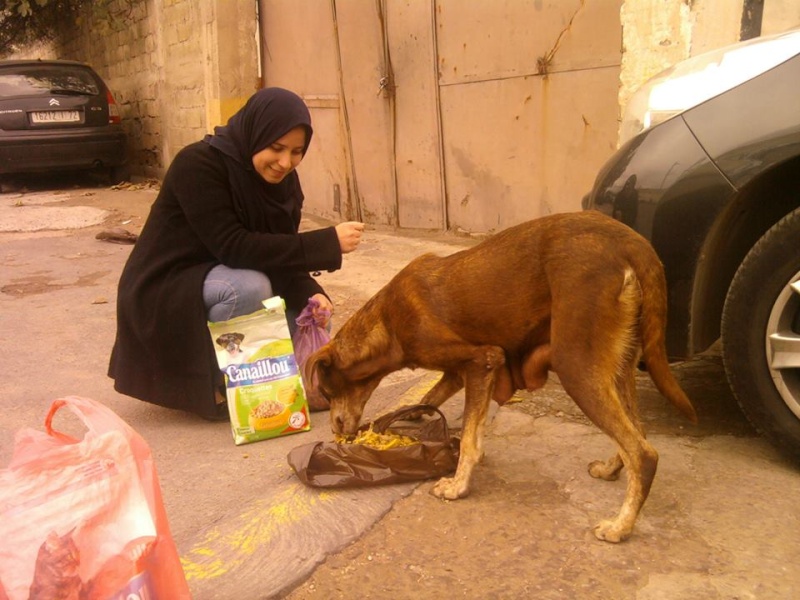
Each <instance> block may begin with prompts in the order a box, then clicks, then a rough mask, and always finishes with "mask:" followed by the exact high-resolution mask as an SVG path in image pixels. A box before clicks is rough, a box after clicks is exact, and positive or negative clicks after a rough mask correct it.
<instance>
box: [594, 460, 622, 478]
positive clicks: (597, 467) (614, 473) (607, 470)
mask: <svg viewBox="0 0 800 600" xmlns="http://www.w3.org/2000/svg"><path fill="white" fill-rule="evenodd" d="M621 470H622V462H619V463H617V462H616V461H614V460H613V459H612V460H610V461H608V462H604V461H602V460H596V461H594V462H590V463H589V475H591V476H592V477H594V478H595V479H605V480H606V481H616V480H617V479H619V472H620V471H621Z"/></svg>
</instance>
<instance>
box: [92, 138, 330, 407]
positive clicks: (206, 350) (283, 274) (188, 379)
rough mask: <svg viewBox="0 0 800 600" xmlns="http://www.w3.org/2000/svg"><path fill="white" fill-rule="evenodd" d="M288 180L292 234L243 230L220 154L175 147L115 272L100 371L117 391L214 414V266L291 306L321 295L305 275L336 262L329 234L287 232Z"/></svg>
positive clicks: (203, 147)
mask: <svg viewBox="0 0 800 600" xmlns="http://www.w3.org/2000/svg"><path fill="white" fill-rule="evenodd" d="M293 181H294V183H293V184H292V185H294V186H295V187H296V190H295V193H294V196H295V197H296V198H297V202H296V204H297V206H296V207H295V209H294V210H293V216H292V220H293V221H294V227H293V230H292V231H284V232H280V233H265V232H261V231H250V230H248V229H246V228H245V226H244V225H243V224H242V222H241V220H240V218H239V216H237V212H236V210H235V208H234V204H233V200H232V196H231V191H230V189H231V185H230V181H229V175H228V171H227V169H226V168H225V164H224V161H223V158H222V154H221V152H220V151H219V150H217V149H216V148H214V147H212V146H210V145H209V144H206V143H203V142H197V143H195V144H192V145H190V146H187V147H186V148H184V149H183V150H181V151H180V152H179V153H178V155H177V156H176V157H175V159H174V161H173V162H172V164H171V166H170V168H169V170H168V171H167V174H166V176H165V178H164V181H163V184H162V187H161V191H160V193H159V194H158V197H157V198H156V200H155V202H154V203H153V206H152V208H151V211H150V215H149V216H148V218H147V221H146V223H145V225H144V228H143V229H142V232H141V235H140V236H139V239H138V241H137V242H136V245H135V246H134V247H133V250H132V252H131V255H130V257H129V258H128V262H127V264H126V265H125V268H124V269H123V271H122V275H121V277H120V281H119V291H118V297H117V338H116V342H115V344H114V348H113V350H112V353H111V360H110V365H109V370H108V374H109V376H110V377H112V378H113V379H114V388H115V389H116V390H117V391H119V392H121V393H123V394H126V395H128V396H133V397H135V398H139V399H141V400H145V401H147V402H152V403H154V404H159V405H161V406H167V407H170V408H177V409H182V410H186V411H191V412H194V413H197V414H199V415H201V416H205V417H209V418H213V417H215V415H216V401H215V397H214V387H215V385H217V384H219V383H221V379H220V373H219V367H218V365H217V360H216V355H215V353H214V348H213V345H212V341H211V336H210V334H209V332H208V326H207V314H206V308H205V305H204V303H203V294H202V290H203V282H204V280H205V277H206V275H207V274H208V272H209V271H210V270H211V269H212V268H213V267H214V266H216V265H218V264H224V265H226V266H228V267H231V268H243V269H254V270H258V271H262V272H264V273H266V274H267V276H268V277H269V278H270V281H271V283H272V288H273V291H274V293H275V294H276V295H279V296H281V297H283V298H284V300H285V301H286V304H287V307H288V308H290V309H293V310H295V311H300V310H301V309H302V308H303V307H304V306H305V305H306V303H307V302H308V299H309V298H310V297H311V296H313V295H314V294H317V293H324V292H323V290H322V288H321V287H320V285H319V284H318V283H317V282H316V281H315V280H314V279H313V278H312V277H311V276H310V275H309V272H310V271H321V270H328V271H332V270H336V269H338V268H340V267H341V263H342V253H341V249H340V247H339V241H338V237H337V235H336V231H335V229H334V228H333V227H328V228H325V229H319V230H315V231H309V232H304V233H297V228H298V227H299V224H300V209H301V207H302V198H303V195H302V191H301V190H300V184H299V179H297V178H296V177H295V178H294V179H293ZM287 229H288V227H287Z"/></svg>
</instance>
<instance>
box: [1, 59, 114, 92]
mask: <svg viewBox="0 0 800 600" xmlns="http://www.w3.org/2000/svg"><path fill="white" fill-rule="evenodd" d="M99 93H100V89H99V88H98V86H97V82H96V81H95V80H94V77H92V74H91V73H90V72H89V71H87V70H86V69H80V68H69V67H67V68H65V67H57V68H56V67H48V66H33V67H16V68H4V69H0V97H3V98H9V97H14V96H51V95H53V94H85V95H87V96H96V95H98V94H99Z"/></svg>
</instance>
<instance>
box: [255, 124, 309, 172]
mask: <svg viewBox="0 0 800 600" xmlns="http://www.w3.org/2000/svg"><path fill="white" fill-rule="evenodd" d="M305 145H306V130H305V129H303V128H302V127H295V128H294V129H292V130H291V131H289V133H287V134H286V135H284V136H283V137H282V138H280V139H277V140H275V141H274V142H272V144H271V145H269V146H268V147H266V148H264V149H263V150H261V151H260V152H256V153H255V154H254V155H253V167H255V170H256V171H257V172H258V174H259V175H261V177H263V178H264V179H265V180H266V181H267V183H280V182H281V181H282V180H283V178H284V177H286V176H287V175H288V174H289V173H291V172H292V171H294V168H295V167H296V166H297V165H299V164H300V161H301V160H303V148H305Z"/></svg>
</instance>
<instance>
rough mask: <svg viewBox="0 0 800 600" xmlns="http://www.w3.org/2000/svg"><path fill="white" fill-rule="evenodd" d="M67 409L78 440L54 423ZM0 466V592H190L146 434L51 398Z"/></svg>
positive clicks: (14, 599)
mask: <svg viewBox="0 0 800 600" xmlns="http://www.w3.org/2000/svg"><path fill="white" fill-rule="evenodd" d="M64 406H66V407H67V408H69V409H70V410H71V411H72V412H73V413H75V415H77V416H78V418H79V419H80V420H81V421H82V422H83V424H84V425H86V428H87V429H88V431H87V432H86V433H85V434H84V436H83V439H80V440H78V439H75V438H72V437H70V436H68V435H65V434H63V433H60V432H58V431H55V430H53V428H52V421H53V416H54V415H55V413H56V411H58V410H59V409H60V408H62V407H64ZM45 429H46V432H41V431H37V430H35V429H28V428H26V429H22V430H20V431H18V432H17V435H16V437H15V445H14V454H13V457H12V459H11V463H10V464H9V466H8V467H7V468H5V469H2V470H0V598H3V594H4V593H5V596H6V597H7V598H8V599H9V600H34V599H37V600H39V599H41V600H44V599H46V598H47V599H51V598H69V599H70V600H72V599H74V600H117V599H118V598H148V599H151V600H153V599H159V600H166V599H189V598H191V594H190V593H189V587H188V585H187V583H186V578H185V577H184V573H183V568H182V567H181V563H180V558H179V556H178V551H177V548H176V547H175V542H174V540H173V539H172V535H171V534H170V531H169V524H168V523H167V515H166V511H165V509H164V504H163V501H162V499H161V489H160V487H159V484H158V476H157V474H156V468H155V465H154V464H153V458H152V456H151V454H150V449H149V447H148V446H147V443H146V442H145V441H144V439H142V437H141V436H140V435H139V434H138V433H136V432H135V431H134V430H133V429H132V428H131V427H130V426H129V425H127V424H126V423H125V422H124V421H123V420H122V419H120V418H119V417H118V416H117V415H116V414H115V413H114V412H113V411H111V410H110V409H109V408H107V407H105V406H103V405H102V404H100V403H99V402H96V401H94V400H89V399H88V398H80V397H77V396H71V397H68V398H61V399H58V400H55V401H54V402H53V403H52V405H51V407H50V411H49V412H48V414H47V417H46V419H45Z"/></svg>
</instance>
